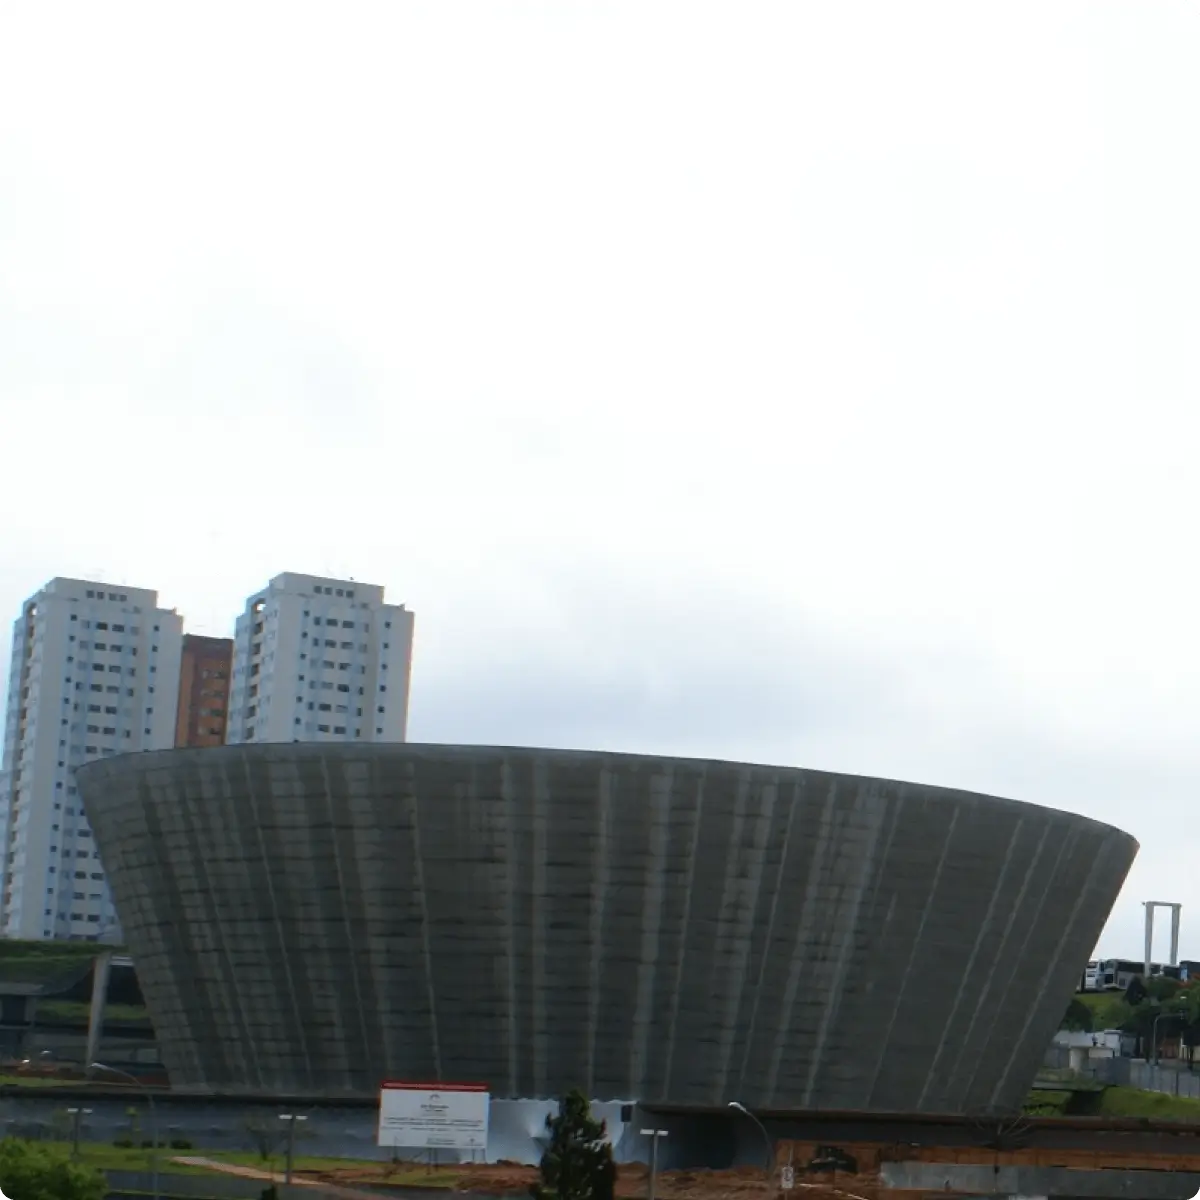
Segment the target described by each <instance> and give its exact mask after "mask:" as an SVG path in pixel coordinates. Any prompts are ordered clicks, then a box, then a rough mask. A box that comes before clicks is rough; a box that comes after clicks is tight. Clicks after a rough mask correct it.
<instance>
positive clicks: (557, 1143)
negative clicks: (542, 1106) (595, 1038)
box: [529, 1090, 617, 1200]
mask: <svg viewBox="0 0 1200 1200" xmlns="http://www.w3.org/2000/svg"><path fill="white" fill-rule="evenodd" d="M546 1129H547V1130H548V1131H549V1133H550V1145H549V1146H547V1147H546V1152H545V1154H543V1155H542V1162H541V1165H540V1166H539V1168H538V1181H537V1183H535V1184H533V1185H532V1186H531V1187H530V1189H529V1194H530V1195H531V1196H532V1197H533V1200H613V1191H614V1189H615V1187H616V1182H617V1167H616V1164H615V1163H614V1162H613V1156H612V1146H611V1145H610V1144H609V1141H608V1131H607V1129H606V1128H605V1123H604V1122H603V1121H597V1120H595V1118H593V1116H592V1111H591V1105H590V1104H589V1103H588V1101H587V1097H586V1096H584V1094H583V1093H582V1092H580V1091H578V1090H576V1091H572V1092H568V1093H567V1095H565V1096H564V1097H563V1098H562V1100H561V1101H560V1102H559V1106H558V1116H557V1117H547V1118H546Z"/></svg>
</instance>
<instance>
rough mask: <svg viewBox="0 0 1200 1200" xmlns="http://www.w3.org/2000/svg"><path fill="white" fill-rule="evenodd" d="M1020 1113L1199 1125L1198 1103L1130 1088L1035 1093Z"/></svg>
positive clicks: (1160, 1093)
mask: <svg viewBox="0 0 1200 1200" xmlns="http://www.w3.org/2000/svg"><path fill="white" fill-rule="evenodd" d="M1024 1111H1025V1113H1026V1115H1027V1116H1031V1117H1063V1116H1072V1117H1142V1118H1145V1119H1148V1120H1153V1121H1181V1122H1187V1123H1188V1124H1193V1125H1195V1124H1200V1100H1190V1099H1188V1097H1186V1096H1168V1095H1166V1094H1165V1093H1163V1092H1144V1091H1142V1090H1141V1089H1140V1088H1131V1087H1106V1088H1099V1089H1097V1090H1095V1091H1086V1092H1077V1091H1063V1092H1052V1091H1035V1092H1033V1093H1031V1094H1030V1097H1029V1099H1028V1100H1027V1101H1026V1103H1025V1107H1024Z"/></svg>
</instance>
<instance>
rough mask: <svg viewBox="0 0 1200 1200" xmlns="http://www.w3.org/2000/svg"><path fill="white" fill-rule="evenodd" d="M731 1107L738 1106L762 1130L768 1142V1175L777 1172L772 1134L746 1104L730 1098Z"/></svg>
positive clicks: (738, 1109)
mask: <svg viewBox="0 0 1200 1200" xmlns="http://www.w3.org/2000/svg"><path fill="white" fill-rule="evenodd" d="M729 1107H730V1108H736V1109H737V1111H738V1112H740V1113H741V1114H742V1115H743V1116H746V1117H749V1118H750V1120H752V1121H753V1122H754V1123H755V1125H757V1126H758V1128H759V1129H760V1130H761V1131H762V1135H763V1138H764V1139H765V1140H766V1143H767V1175H768V1176H771V1175H774V1174H775V1143H774V1141H773V1140H772V1139H771V1135H770V1134H769V1133H768V1132H767V1127H766V1126H765V1125H764V1124H763V1123H762V1122H761V1121H760V1120H759V1119H758V1118H757V1117H756V1116H755V1115H754V1114H753V1113H752V1112H751V1111H750V1110H749V1109H748V1108H747V1107H746V1106H745V1105H744V1104H741V1103H739V1102H738V1101H737V1100H730V1102H729Z"/></svg>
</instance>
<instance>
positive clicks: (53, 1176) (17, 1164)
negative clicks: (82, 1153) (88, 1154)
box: [0, 1138, 108, 1200]
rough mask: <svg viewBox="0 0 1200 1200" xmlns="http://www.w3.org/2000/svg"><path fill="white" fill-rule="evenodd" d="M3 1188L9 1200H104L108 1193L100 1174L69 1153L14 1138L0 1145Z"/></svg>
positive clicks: (0, 1170) (0, 1178) (0, 1173)
mask: <svg viewBox="0 0 1200 1200" xmlns="http://www.w3.org/2000/svg"><path fill="white" fill-rule="evenodd" d="M0 1184H3V1186H4V1193H5V1195H6V1196H8V1197H9V1200H104V1197H105V1193H106V1192H107V1191H108V1184H107V1182H106V1181H105V1178H104V1175H103V1174H102V1173H101V1172H100V1171H97V1170H96V1169H95V1168H93V1167H85V1166H83V1165H82V1164H81V1163H77V1162H74V1161H73V1160H72V1159H71V1156H70V1154H69V1153H68V1152H67V1151H65V1150H58V1149H55V1148H54V1147H51V1146H39V1145H35V1144H33V1143H31V1142H19V1141H16V1140H14V1139H12V1138H6V1139H5V1140H4V1141H2V1142H0Z"/></svg>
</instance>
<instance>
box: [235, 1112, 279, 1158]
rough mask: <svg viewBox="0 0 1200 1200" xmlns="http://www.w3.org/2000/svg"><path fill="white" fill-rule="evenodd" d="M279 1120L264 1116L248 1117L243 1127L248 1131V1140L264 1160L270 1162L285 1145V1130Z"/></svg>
mask: <svg viewBox="0 0 1200 1200" xmlns="http://www.w3.org/2000/svg"><path fill="white" fill-rule="evenodd" d="M280 1124H281V1123H280V1122H279V1121H268V1120H266V1119H264V1118H262V1117H248V1118H247V1119H246V1122H245V1124H244V1125H243V1126H242V1128H243V1129H244V1130H245V1132H246V1140H247V1141H248V1142H249V1143H250V1149H251V1150H253V1151H254V1152H255V1153H256V1154H257V1155H258V1157H259V1158H260V1159H262V1161H263V1162H270V1160H271V1159H272V1158H274V1157H275V1154H276V1153H277V1151H278V1150H279V1149H280V1147H281V1146H282V1145H283V1140H284V1137H285V1136H286V1134H285V1132H284V1131H283V1130H282V1129H281V1128H280Z"/></svg>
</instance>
